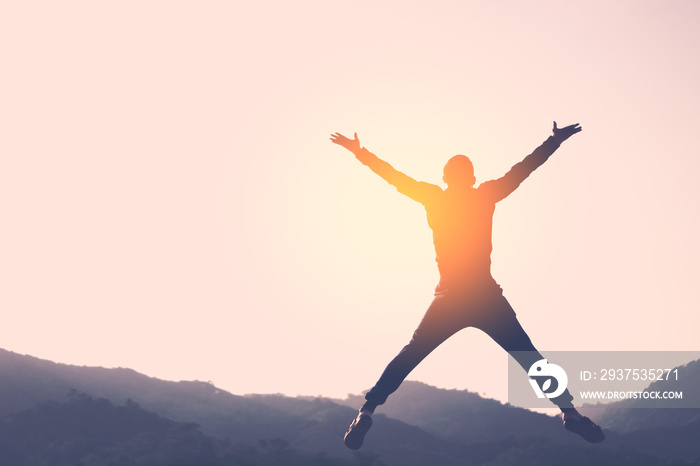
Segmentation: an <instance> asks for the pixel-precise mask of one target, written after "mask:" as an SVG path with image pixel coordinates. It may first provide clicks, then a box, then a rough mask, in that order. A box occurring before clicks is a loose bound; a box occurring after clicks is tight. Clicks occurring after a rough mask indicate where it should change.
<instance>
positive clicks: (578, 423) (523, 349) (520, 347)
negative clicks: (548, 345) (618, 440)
mask: <svg viewBox="0 0 700 466" xmlns="http://www.w3.org/2000/svg"><path fill="white" fill-rule="evenodd" d="M492 311H493V312H492V313H491V314H490V315H489V317H488V318H486V319H484V322H483V323H482V324H481V325H479V328H481V330H483V331H484V332H486V333H487V334H488V335H489V336H490V337H491V338H493V340H494V341H495V342H496V343H498V344H499V345H500V346H501V347H502V348H503V349H504V350H506V351H507V352H508V353H509V354H510V355H511V356H513V358H514V359H515V360H516V361H517V362H518V364H520V366H521V367H522V368H523V369H524V370H525V372H528V371H529V369H530V367H532V365H533V364H534V363H535V362H537V361H539V360H541V359H544V357H543V356H542V355H541V354H540V352H539V351H537V349H536V348H535V346H534V345H533V344H532V342H531V341H530V337H529V336H528V335H527V333H525V330H524V329H523V327H522V326H521V325H520V322H518V318H517V317H516V315H515V311H513V308H512V307H511V305H510V303H508V301H507V300H506V299H505V297H502V296H501V299H499V300H498V301H497V305H496V306H494V307H493V309H492ZM573 399H574V398H573V396H572V395H571V393H570V392H569V390H568V389H567V390H565V391H564V393H562V394H561V395H559V396H558V397H556V398H555V399H552V400H551V401H552V403H554V404H555V405H557V407H559V409H560V410H561V411H562V413H563V415H562V420H563V421H564V427H565V428H566V429H567V430H569V431H571V432H574V433H577V434H579V435H580V436H582V437H583V438H584V439H585V440H587V441H589V442H591V443H598V442H602V441H603V440H604V439H605V435H604V434H603V431H602V430H601V428H600V427H598V426H597V425H595V424H594V423H593V421H591V420H590V419H588V418H587V417H584V416H582V415H581V414H580V413H579V412H578V411H577V410H576V408H575V407H574V405H573Z"/></svg>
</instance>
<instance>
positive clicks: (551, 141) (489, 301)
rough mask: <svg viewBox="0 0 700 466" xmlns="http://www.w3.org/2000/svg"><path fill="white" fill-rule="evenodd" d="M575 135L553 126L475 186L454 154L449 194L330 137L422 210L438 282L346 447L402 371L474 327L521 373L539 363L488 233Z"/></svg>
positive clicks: (588, 434)
mask: <svg viewBox="0 0 700 466" xmlns="http://www.w3.org/2000/svg"><path fill="white" fill-rule="evenodd" d="M579 131H581V127H580V126H579V125H578V123H577V124H574V125H570V126H566V127H564V128H558V127H557V124H556V122H554V128H553V133H554V134H553V135H552V136H550V137H549V138H548V139H547V140H546V141H545V142H544V143H543V144H542V145H541V146H539V147H538V148H537V149H535V150H534V151H533V152H532V154H530V155H528V156H527V157H525V159H524V160H523V161H522V162H520V163H517V164H516V165H515V166H513V168H511V169H510V171H509V172H508V173H506V174H505V175H504V176H503V177H501V178H499V179H497V180H492V181H487V182H485V183H482V184H481V185H479V186H478V187H476V188H475V187H474V184H475V182H476V178H475V177H474V167H473V166H472V163H471V161H470V160H469V158H468V157H466V156H464V155H455V156H454V157H452V158H451V159H449V160H448V161H447V164H446V165H445V168H444V176H443V181H444V182H445V183H446V184H447V189H444V190H443V189H442V188H441V187H439V186H437V185H434V184H430V183H425V182H419V181H416V180H414V179H413V178H411V177H409V176H407V175H405V174H403V173H401V172H399V171H398V170H396V169H394V168H393V167H392V166H391V165H390V164H388V163H387V162H385V161H383V160H381V159H380V158H378V157H377V156H376V155H374V154H372V153H371V152H369V151H368V150H367V149H365V148H363V147H360V141H359V140H358V138H357V133H355V136H354V138H353V139H349V138H347V137H345V136H343V135H342V134H340V133H335V134H333V135H332V136H331V141H332V142H334V143H336V144H339V145H341V146H343V147H345V148H346V149H348V150H349V151H350V152H352V153H353V154H355V157H357V159H358V160H359V161H360V162H362V163H363V164H364V165H367V166H368V167H369V168H370V169H371V170H372V171H373V172H374V173H376V174H377V175H379V176H380V177H382V178H384V179H385V180H386V181H387V182H389V183H390V184H391V185H393V186H395V187H396V189H397V190H398V191H399V192H400V193H401V194H405V195H406V196H408V197H410V198H411V199H413V200H414V201H417V202H420V203H421V204H423V206H424V207H425V210H426V213H427V219H428V225H429V226H430V228H431V229H432V231H433V243H434V244H435V253H436V258H435V260H436V262H437V266H438V270H439V272H440V282H439V283H438V285H437V288H436V289H435V299H434V300H433V302H432V304H431V305H430V307H429V308H428V310H427V312H426V313H425V316H424V317H423V319H422V320H421V322H420V324H419V325H418V328H417V329H416V331H415V333H414V334H413V338H412V339H411V341H410V342H409V343H408V345H406V346H405V347H404V348H403V349H402V350H401V352H399V354H398V355H397V356H396V357H395V358H394V359H393V360H392V361H391V362H390V363H389V365H388V366H387V367H386V369H385V370H384V372H383V373H382V375H381V377H380V378H379V380H378V381H377V383H376V384H375V386H374V387H373V388H372V389H371V390H370V391H369V392H368V393H367V395H366V396H365V399H366V402H365V404H364V405H363V406H362V407H361V408H360V412H359V414H358V416H357V418H356V419H355V420H354V421H353V422H352V424H351V425H350V427H349V428H348V431H347V433H346V434H345V439H344V440H345V445H347V446H348V448H351V449H353V450H357V449H358V448H360V447H361V446H362V443H363V441H364V437H365V434H366V433H367V431H368V430H369V428H370V427H371V425H372V418H371V415H372V413H373V412H374V410H375V408H376V407H377V406H378V405H381V404H383V403H384V402H385V401H386V399H387V397H388V396H389V395H390V394H391V393H393V392H394V391H395V390H396V389H397V388H398V387H399V385H401V383H402V382H403V380H404V379H405V378H406V376H408V374H409V373H410V372H411V371H412V370H413V369H414V368H415V367H416V366H417V365H418V364H419V363H420V362H421V361H422V360H423V358H425V357H426V356H427V355H428V354H429V353H430V352H431V351H433V350H434V349H435V348H436V347H437V346H438V345H440V344H441V343H442V342H444V341H445V340H446V339H447V338H449V337H450V336H452V335H453V334H455V333H456V332H458V331H459V330H461V329H463V328H466V327H476V328H478V329H480V330H482V331H484V332H485V333H486V334H487V335H489V336H490V337H491V338H493V340H494V341H496V343H498V344H499V345H501V347H502V348H503V349H505V350H506V351H508V352H509V353H511V355H513V356H514V358H515V359H516V360H517V361H518V363H520V365H521V366H522V367H523V368H524V369H525V370H526V371H527V370H528V369H529V368H530V366H532V365H533V364H534V363H535V362H536V361H538V360H540V359H543V357H542V356H541V355H540V354H539V353H538V352H537V350H536V349H535V347H534V346H533V345H532V343H531V342H530V338H529V337H528V336H527V334H526V333H525V331H524V330H523V328H522V327H521V326H520V323H519V322H518V319H517V317H516V315H515V312H514V311H513V308H512V307H511V306H510V304H509V303H508V301H507V300H506V298H505V297H503V292H502V290H501V287H500V286H499V285H498V284H497V283H496V281H495V280H494V279H493V277H492V276H491V249H492V245H491V228H492V223H493V213H494V210H495V207H496V203H497V202H499V201H500V200H502V199H504V198H505V197H507V196H508V195H509V194H510V193H512V192H513V191H515V189H516V188H517V187H518V186H520V183H522V182H523V181H524V180H525V178H527V177H528V176H529V175H530V173H532V172H533V171H534V170H535V169H536V168H537V167H539V166H540V165H542V164H543V163H544V162H545V161H546V160H547V159H548V158H549V156H550V155H552V154H553V153H554V151H556V150H557V149H558V148H559V145H560V144H561V143H562V142H564V141H565V140H567V139H568V138H569V137H571V136H572V135H574V134H576V133H578V132H579ZM552 401H553V402H554V403H555V404H556V405H557V406H558V407H559V408H560V409H561V410H562V413H563V415H562V418H563V420H564V426H565V427H566V428H567V429H568V430H570V431H573V432H576V433H578V434H580V435H581V436H582V437H584V438H585V439H586V440H588V441H590V442H600V441H602V440H603V439H604V438H605V436H604V435H603V432H602V430H601V429H600V427H598V426H596V425H595V424H594V423H593V422H592V421H591V420H590V419H588V418H587V417H583V416H581V414H579V413H578V411H576V409H575V408H574V407H573V404H572V396H571V394H570V393H569V392H568V391H565V392H564V393H563V394H562V395H560V396H559V397H557V398H554V399H552Z"/></svg>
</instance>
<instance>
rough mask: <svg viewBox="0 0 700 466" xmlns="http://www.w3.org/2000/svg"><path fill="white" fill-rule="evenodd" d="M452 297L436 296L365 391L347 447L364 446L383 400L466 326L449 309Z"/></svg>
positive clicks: (346, 439)
mask: <svg viewBox="0 0 700 466" xmlns="http://www.w3.org/2000/svg"><path fill="white" fill-rule="evenodd" d="M453 301H454V300H453V299H450V298H448V297H446V296H444V295H440V296H436V297H435V299H434V300H433V302H432V304H431V305H430V307H429V308H428V310H427V311H426V313H425V316H423V320H421V323H420V324H419V325H418V328H417V329H416V331H415V332H414V333H413V338H411V341H410V342H409V343H408V344H407V345H406V346H404V348H403V349H402V350H401V351H400V352H399V354H398V355H397V356H396V357H395V358H394V359H393V360H392V361H391V362H390V363H389V365H387V367H386V369H384V372H383V373H382V375H381V377H380V378H379V380H378V381H377V383H376V384H375V386H374V387H373V388H372V389H371V390H370V391H369V392H368V393H367V395H365V399H366V401H365V404H364V405H363V406H362V407H361V408H360V413H359V414H358V416H357V418H356V419H355V420H354V421H353V422H352V424H350V427H349V428H348V431H347V432H346V433H345V438H344V442H345V445H346V446H347V447H348V448H350V449H352V450H357V449H359V448H360V447H361V446H362V443H363V442H364V438H365V434H366V433H367V431H368V430H369V428H370V427H371V426H372V418H371V415H372V413H373V412H374V410H375V408H376V407H377V406H379V405H380V404H384V402H385V401H386V399H387V397H388V396H389V395H391V394H392V393H394V392H395V391H396V389H397V388H399V386H400V385H401V383H402V382H403V381H404V379H405V378H406V377H407V376H408V374H409V373H410V372H411V371H412V370H413V369H414V368H415V367H416V366H417V365H418V364H419V363H420V362H421V361H422V360H423V359H424V358H425V357H426V356H427V355H428V354H430V352H431V351H433V350H434V349H435V348H437V347H438V346H439V345H440V344H441V343H442V342H443V341H445V340H447V339H448V338H449V337H450V336H452V335H453V334H454V333H455V332H457V331H459V330H460V329H461V328H463V327H460V323H459V319H458V318H457V317H456V316H455V315H454V312H450V311H454V306H453Z"/></svg>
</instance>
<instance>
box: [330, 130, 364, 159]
mask: <svg viewBox="0 0 700 466" xmlns="http://www.w3.org/2000/svg"><path fill="white" fill-rule="evenodd" d="M331 142H334V143H336V144H338V145H339V146H343V147H345V148H346V149H347V150H349V151H350V152H352V153H353V154H355V153H357V151H359V150H360V140H359V139H357V133H355V138H354V139H349V138H346V137H345V136H343V135H342V134H340V133H335V134H331Z"/></svg>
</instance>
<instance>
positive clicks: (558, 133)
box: [552, 121, 582, 144]
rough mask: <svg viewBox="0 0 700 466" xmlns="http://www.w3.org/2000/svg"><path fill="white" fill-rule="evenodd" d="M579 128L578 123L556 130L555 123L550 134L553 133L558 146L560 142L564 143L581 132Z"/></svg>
mask: <svg viewBox="0 0 700 466" xmlns="http://www.w3.org/2000/svg"><path fill="white" fill-rule="evenodd" d="M581 129H582V128H581V126H579V124H578V123H575V124H573V125H569V126H565V127H563V128H557V122H556V121H555V122H554V128H552V132H553V133H554V139H556V140H557V142H558V143H559V144H561V143H562V142H564V141H566V140H567V139H569V138H570V137H571V136H573V135H574V134H576V133H578V132H579V131H581Z"/></svg>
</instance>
